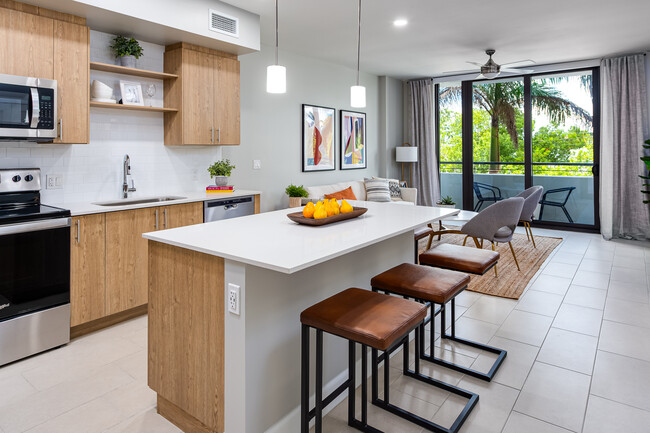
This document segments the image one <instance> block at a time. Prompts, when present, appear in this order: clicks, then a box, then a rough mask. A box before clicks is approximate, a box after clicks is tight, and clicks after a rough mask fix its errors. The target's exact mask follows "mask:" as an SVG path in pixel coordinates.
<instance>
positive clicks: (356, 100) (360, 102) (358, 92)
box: [350, 86, 366, 108]
mask: <svg viewBox="0 0 650 433" xmlns="http://www.w3.org/2000/svg"><path fill="white" fill-rule="evenodd" d="M350 106H352V107H354V108H364V107H365V106H366V88H365V87H363V86H352V87H350Z"/></svg>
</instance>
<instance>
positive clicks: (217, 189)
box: [205, 185, 235, 194]
mask: <svg viewBox="0 0 650 433" xmlns="http://www.w3.org/2000/svg"><path fill="white" fill-rule="evenodd" d="M234 190H235V187H234V186H233V185H226V186H216V185H208V186H206V187H205V192H206V193H209V194H212V193H228V192H233V191H234Z"/></svg>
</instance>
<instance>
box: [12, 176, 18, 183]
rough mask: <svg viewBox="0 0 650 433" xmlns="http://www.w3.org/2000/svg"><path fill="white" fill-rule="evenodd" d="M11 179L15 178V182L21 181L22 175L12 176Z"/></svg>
mask: <svg viewBox="0 0 650 433" xmlns="http://www.w3.org/2000/svg"><path fill="white" fill-rule="evenodd" d="M11 180H13V181H14V182H20V176H18V175H16V176H14V177H12V178H11Z"/></svg>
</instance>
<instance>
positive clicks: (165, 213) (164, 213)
mask: <svg viewBox="0 0 650 433" xmlns="http://www.w3.org/2000/svg"><path fill="white" fill-rule="evenodd" d="M163 215H165V228H167V208H165V209H163Z"/></svg>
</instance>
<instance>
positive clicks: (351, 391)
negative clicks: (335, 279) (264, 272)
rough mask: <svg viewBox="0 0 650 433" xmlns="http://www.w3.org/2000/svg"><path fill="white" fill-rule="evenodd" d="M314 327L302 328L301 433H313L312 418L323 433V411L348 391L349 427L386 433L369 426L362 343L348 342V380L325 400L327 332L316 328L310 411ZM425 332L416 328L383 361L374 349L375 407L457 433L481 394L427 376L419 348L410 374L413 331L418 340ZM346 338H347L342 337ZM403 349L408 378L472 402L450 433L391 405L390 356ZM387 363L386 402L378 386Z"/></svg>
mask: <svg viewBox="0 0 650 433" xmlns="http://www.w3.org/2000/svg"><path fill="white" fill-rule="evenodd" d="M310 328H311V327H310V326H308V325H304V324H303V325H302V347H301V352H302V353H301V389H300V412H301V416H300V418H301V419H300V431H301V433H308V432H309V422H310V421H311V419H312V418H315V419H316V421H315V433H322V430H323V409H324V408H325V407H327V406H328V405H329V404H330V403H332V401H334V399H336V397H338V396H339V395H340V394H341V393H343V392H344V391H345V390H346V389H347V390H348V425H349V426H351V427H354V428H356V429H357V430H361V431H364V432H369V433H383V432H382V430H379V429H377V428H375V427H373V426H371V425H369V424H368V346H367V345H365V344H362V343H358V342H356V341H353V340H348V342H349V346H348V379H347V380H346V381H345V382H343V383H342V384H341V385H340V386H339V387H338V388H336V389H335V390H334V391H332V393H330V394H329V395H328V396H327V397H325V398H324V399H323V394H322V392H323V332H324V331H323V330H321V329H317V328H314V329H315V330H316V384H315V386H316V402H315V407H314V409H311V410H310V409H309V369H310V365H309V332H310ZM423 329H424V328H423V327H422V324H421V323H420V324H418V325H416V326H415V327H414V328H413V329H411V330H409V331H408V332H407V333H406V335H405V336H404V338H402V339H400V340H398V341H397V342H396V343H394V344H393V345H392V346H391V347H390V348H388V349H387V350H385V351H384V352H383V353H382V358H381V359H379V357H378V352H379V351H378V350H377V349H374V348H372V377H371V381H372V384H371V386H372V403H373V404H374V405H376V406H378V407H380V408H382V409H384V410H386V411H388V412H390V413H393V414H394V415H397V416H399V417H401V418H404V419H406V420H407V421H410V422H412V423H414V424H417V425H419V426H420V427H423V428H426V429H427V430H430V431H433V432H436V433H457V432H458V430H459V429H460V427H461V426H462V425H463V423H464V422H465V420H466V419H467V417H468V416H469V414H470V413H471V411H472V409H473V408H474V406H475V405H476V403H477V402H478V398H479V396H478V394H475V393H473V392H469V391H466V390H464V389H462V388H458V387H456V386H452V385H449V384H447V383H444V382H441V381H439V380H437V379H434V378H432V377H429V376H426V375H424V374H422V373H420V362H419V348H418V346H417V345H416V349H415V350H416V356H415V358H416V361H415V370H410V369H409V368H408V365H409V351H408V341H409V336H410V333H411V332H412V331H415V334H416V339H418V337H419V334H420V332H422V330H423ZM342 338H343V337H342ZM357 344H361V346H362V352H361V363H362V365H361V395H362V400H363V401H362V404H361V420H359V419H356V417H355V411H356V394H355V388H356V345H357ZM399 346H403V347H404V375H405V376H408V377H411V378H414V379H417V380H420V381H422V382H424V383H427V384H429V385H432V386H435V387H438V388H441V389H443V390H445V391H448V392H451V393H453V394H456V395H459V396H461V397H464V398H467V399H468V402H467V404H466V405H465V407H464V408H463V410H462V411H461V413H460V415H459V416H458V417H457V418H456V421H455V422H454V423H453V425H452V426H451V428H449V429H447V428H444V427H442V426H440V425H438V424H435V423H433V422H431V421H428V420H426V419H424V418H422V417H419V416H417V415H415V414H413V413H411V412H408V411H406V410H404V409H402V408H400V407H398V406H395V405H393V404H391V403H390V391H389V382H390V381H389V374H390V361H389V358H390V356H389V355H390V353H392V352H393V351H394V350H396V349H397V348H398V347H399ZM382 361H383V362H384V397H383V399H379V398H378V394H379V384H378V368H379V363H380V362H382Z"/></svg>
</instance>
